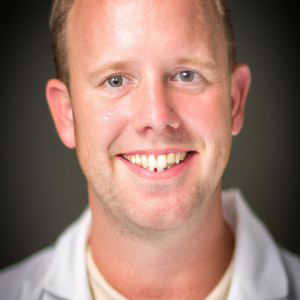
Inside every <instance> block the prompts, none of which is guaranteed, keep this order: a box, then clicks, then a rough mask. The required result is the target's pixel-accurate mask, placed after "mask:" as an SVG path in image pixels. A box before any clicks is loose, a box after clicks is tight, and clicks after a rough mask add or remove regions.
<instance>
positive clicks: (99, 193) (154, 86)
mask: <svg viewBox="0 0 300 300" xmlns="http://www.w3.org/2000/svg"><path fill="white" fill-rule="evenodd" d="M199 2H200V1H193V0H180V1H161V0H151V1H138V0H136V1H135V0H134V1H132V0H131V1H126V0H125V1H124V0H122V1H118V0H117V1H105V0H104V1H89V0H81V1H75V4H74V6H73V7H72V10H71V14H70V21H69V24H68V45H69V63H70V74H71V76H70V91H71V98H72V107H73V114H74V119H75V132H76V150H77V154H78V159H79V162H80V164H81V167H82V169H83V172H84V174H85V176H86V179H87V182H88V189H89V197H90V201H92V203H94V204H95V203H98V204H99V203H101V204H102V206H103V207H104V208H105V209H106V211H108V212H110V214H111V216H113V218H115V219H118V220H119V221H120V220H121V221H127V222H128V221H129V222H131V223H134V224H135V225H137V226H140V227H143V228H148V229H159V230H167V229H172V228H176V227H179V226H182V225H183V224H185V223H187V221H188V220H191V219H193V217H195V215H196V214H199V211H200V212H201V207H208V206H209V205H210V204H212V203H210V204H209V201H208V199H213V198H214V197H215V196H216V194H217V193H218V192H219V191H220V189H221V176H222V174H223V171H224V169H225V166H226V164H227V161H228V157H229V152H230V147H231V94H230V93H231V90H230V73H229V66H228V58H227V52H226V49H227V48H226V43H225V41H224V37H223V34H222V32H221V31H220V30H221V29H220V28H221V23H220V20H219V16H218V13H217V12H216V10H215V7H214V4H213V3H212V2H213V1H206V2H209V3H204V4H203V3H202V4H200V3H199ZM179 152H180V153H182V152H188V154H187V156H186V158H185V160H184V161H183V162H180V163H179V164H176V162H175V165H174V166H173V167H171V168H169V169H167V170H164V171H162V172H155V171H154V172H152V171H150V170H148V169H145V168H144V167H143V166H138V165H136V164H133V163H132V162H129V161H127V160H126V159H125V158H124V157H123V155H126V156H132V155H140V158H142V155H145V156H146V158H147V156H148V155H151V154H154V155H155V156H158V155H162V156H161V157H160V158H159V159H160V162H162V165H163V163H164V159H165V158H168V157H167V156H164V155H167V154H170V153H174V154H177V153H179ZM148 159H149V158H148ZM152 159H153V157H152ZM170 159H172V155H171V156H170ZM169 166H172V165H169ZM205 205H206V206H205Z"/></svg>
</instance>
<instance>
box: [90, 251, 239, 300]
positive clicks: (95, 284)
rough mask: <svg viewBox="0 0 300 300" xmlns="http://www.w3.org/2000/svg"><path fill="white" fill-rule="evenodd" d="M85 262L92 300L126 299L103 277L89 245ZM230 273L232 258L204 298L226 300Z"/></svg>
mask: <svg viewBox="0 0 300 300" xmlns="http://www.w3.org/2000/svg"><path fill="white" fill-rule="evenodd" d="M86 262H87V272H88V278H89V283H90V287H91V290H92V294H93V297H94V300H127V298H125V297H124V296H122V295H121V294H120V293H118V292H117V291H116V290H115V289H113V288H112V287H111V286H110V285H109V284H108V283H107V281H106V280H105V279H104V277H103V276H102V274H101V273H100V271H99V270H98V268H97V266H96V264H95V262H94V259H93V257H92V252H91V249H90V246H89V245H88V246H87V250H86ZM232 274H233V259H232V260H231V262H230V264H229V266H228V268H227V270H226V272H225V273H224V275H223V277H222V278H221V280H220V281H219V283H218V284H217V286H216V287H215V288H214V289H213V290H212V291H211V293H210V294H209V295H208V296H207V297H206V298H205V299H204V300H226V298H227V296H228V292H229V288H230V284H231V279H232Z"/></svg>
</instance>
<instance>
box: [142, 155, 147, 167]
mask: <svg viewBox="0 0 300 300" xmlns="http://www.w3.org/2000/svg"><path fill="white" fill-rule="evenodd" d="M142 164H143V167H144V168H145V169H147V168H148V159H147V156H146V155H142Z"/></svg>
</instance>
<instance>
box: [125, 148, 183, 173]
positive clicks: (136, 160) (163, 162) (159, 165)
mask: <svg viewBox="0 0 300 300" xmlns="http://www.w3.org/2000/svg"><path fill="white" fill-rule="evenodd" d="M186 156H187V152H182V153H177V154H174V153H169V154H163V155H158V156H157V157H156V156H155V155H154V154H150V155H144V154H143V155H140V154H136V155H128V156H127V155H123V157H124V158H125V159H127V160H128V161H130V162H131V163H133V164H135V165H138V166H139V167H144V168H145V169H148V170H149V171H150V172H154V171H157V172H163V171H164V170H166V169H169V168H172V167H174V166H175V165H176V164H179V163H180V161H184V160H185V158H186Z"/></svg>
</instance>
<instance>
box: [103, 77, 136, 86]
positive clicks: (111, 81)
mask: <svg viewBox="0 0 300 300" xmlns="http://www.w3.org/2000/svg"><path fill="white" fill-rule="evenodd" d="M129 82H130V80H129V79H128V78H126V77H124V76H121V75H116V76H112V77H110V78H108V79H107V80H106V81H105V82H104V85H106V86H108V87H114V88H117V87H120V86H122V85H124V84H125V83H129Z"/></svg>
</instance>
